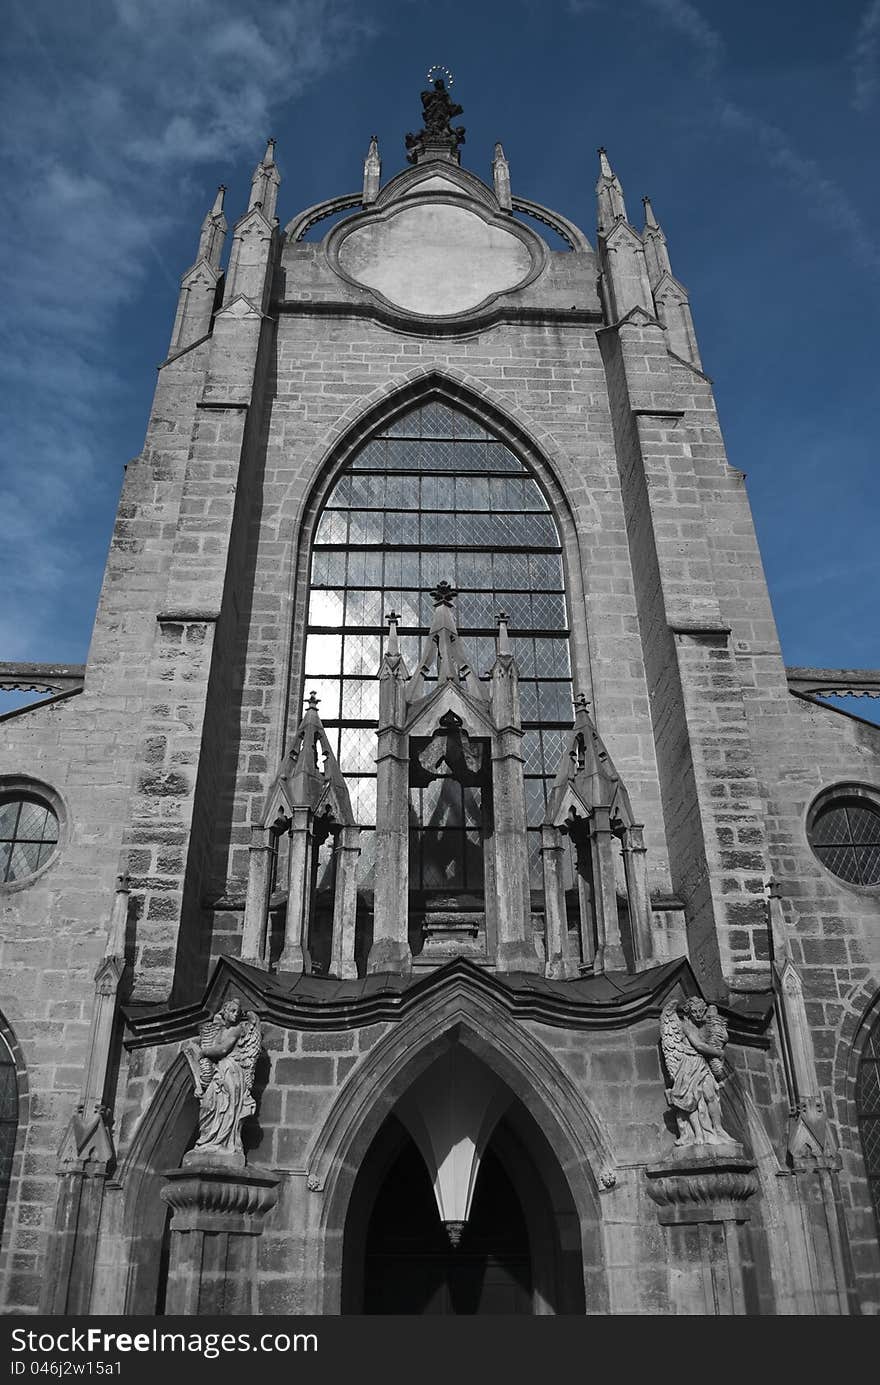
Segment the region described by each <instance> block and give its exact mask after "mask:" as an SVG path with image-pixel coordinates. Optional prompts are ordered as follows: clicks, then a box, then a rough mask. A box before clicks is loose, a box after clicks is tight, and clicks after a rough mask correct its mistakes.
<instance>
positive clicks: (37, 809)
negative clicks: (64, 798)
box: [0, 793, 58, 885]
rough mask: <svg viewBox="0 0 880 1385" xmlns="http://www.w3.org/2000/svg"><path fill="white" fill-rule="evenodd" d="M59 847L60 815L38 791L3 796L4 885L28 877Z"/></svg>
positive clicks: (0, 855) (0, 869) (0, 844)
mask: <svg viewBox="0 0 880 1385" xmlns="http://www.w3.org/2000/svg"><path fill="white" fill-rule="evenodd" d="M57 846H58V818H57V816H56V814H55V812H54V810H53V809H52V808H51V807H50V805H49V804H48V803H46V802H45V801H44V800H43V799H41V798H38V797H37V796H36V795H35V794H23V793H14V794H6V795H4V796H3V797H2V798H0V885H8V884H12V883H14V882H17V881H20V880H26V879H27V878H28V876H30V875H36V873H37V871H39V870H40V868H41V867H42V866H44V865H46V863H47V862H48V860H49V858H50V857H51V856H52V855H53V854H54V852H55V850H56V848H57Z"/></svg>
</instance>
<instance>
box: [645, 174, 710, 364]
mask: <svg viewBox="0 0 880 1385" xmlns="http://www.w3.org/2000/svg"><path fill="white" fill-rule="evenodd" d="M642 202H643V203H644V207H645V229H644V231H643V232H642V242H643V244H644V247H645V264H646V266H647V270H648V281H649V283H650V285H651V292H652V294H653V297H654V305H655V308H656V312H657V316H658V318H659V319H660V321H661V322H662V323H663V326H664V327H665V328H666V334H667V336H666V340H667V344H668V346H669V349H670V351H672V352H673V353H674V354H675V355H676V356H679V357H681V359H682V360H683V361H690V363H691V365H694V366H696V368H697V370H701V369H702V362H701V361H700V349H699V346H698V345H697V334H696V332H695V330H694V320H693V317H692V315H691V309H690V303H689V302H688V295H687V289H686V288H685V287H684V285H683V284H681V283H680V282H679V281H678V279H676V278H675V275H674V274H673V273H672V264H671V262H670V259H669V249H668V247H667V244H666V237H665V235H664V234H663V229H662V227H661V226H660V223H659V222H658V220H657V218H656V216H655V215H654V208H653V207H652V206H651V199H650V198H649V197H643V198H642Z"/></svg>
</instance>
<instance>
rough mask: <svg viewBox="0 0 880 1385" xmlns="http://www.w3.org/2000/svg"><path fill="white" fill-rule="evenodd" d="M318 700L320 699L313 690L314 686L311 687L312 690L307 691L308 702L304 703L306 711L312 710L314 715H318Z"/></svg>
mask: <svg viewBox="0 0 880 1385" xmlns="http://www.w3.org/2000/svg"><path fill="white" fill-rule="evenodd" d="M320 701H321V699H320V697H319V696H318V694H317V693H316V692H315V690H314V688H313V689H312V691H311V692H310V693H309V700H308V702H307V703H306V711H307V712H314V713H315V715H316V716H317V715H318V703H319V702H320Z"/></svg>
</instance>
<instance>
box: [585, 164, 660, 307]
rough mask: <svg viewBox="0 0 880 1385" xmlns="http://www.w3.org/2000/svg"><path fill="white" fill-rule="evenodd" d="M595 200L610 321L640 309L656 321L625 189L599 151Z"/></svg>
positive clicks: (603, 287)
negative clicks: (629, 218)
mask: <svg viewBox="0 0 880 1385" xmlns="http://www.w3.org/2000/svg"><path fill="white" fill-rule="evenodd" d="M596 197H597V200H598V219H599V263H600V264H601V266H602V297H603V300H604V304H605V311H606V313H607V316H608V321H609V322H620V321H621V319H622V318H624V317H626V315H627V314H628V313H630V312H631V311H632V310H633V308H641V309H643V310H644V312H646V313H648V314H649V315H650V316H651V317H653V316H654V300H653V298H652V296H651V285H650V283H649V282H648V267H647V264H646V261H645V247H644V245H643V244H642V238H641V236H640V235H639V233H638V231H635V230H634V229H633V227H632V226H630V224H629V222H628V220H627V216H626V203H625V202H624V200H623V188H622V187H621V186H620V179H619V178H618V177H617V174H616V173H615V172H614V169H613V168H612V167H611V164H610V163H609V161H608V155H607V154H606V152H605V150H604V149H600V150H599V181H598V182H597V184H596Z"/></svg>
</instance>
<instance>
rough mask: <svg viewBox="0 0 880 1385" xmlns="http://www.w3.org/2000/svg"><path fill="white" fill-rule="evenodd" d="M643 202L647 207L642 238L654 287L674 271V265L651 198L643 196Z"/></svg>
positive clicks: (649, 274)
mask: <svg viewBox="0 0 880 1385" xmlns="http://www.w3.org/2000/svg"><path fill="white" fill-rule="evenodd" d="M642 204H643V206H644V208H645V229H644V231H643V232H642V240H643V241H644V243H645V259H646V260H647V262H648V278H649V279H650V280H651V286H652V288H653V287H654V285H655V284H657V283H658V282H659V281H660V279H662V278H663V275H664V274H671V273H672V265H671V264H670V263H669V251H668V249H667V248H666V237H665V236H664V234H663V231H662V228H661V226H660V223H659V222H658V220H657V218H656V216H655V215H654V208H653V207H652V206H651V199H650V198H649V197H643V198H642Z"/></svg>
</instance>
